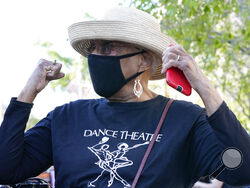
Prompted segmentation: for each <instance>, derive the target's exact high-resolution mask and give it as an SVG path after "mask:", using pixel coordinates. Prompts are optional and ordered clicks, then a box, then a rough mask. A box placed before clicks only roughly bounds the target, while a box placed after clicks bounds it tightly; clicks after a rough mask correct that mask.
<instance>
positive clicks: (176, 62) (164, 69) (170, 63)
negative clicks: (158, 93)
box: [161, 60, 182, 74]
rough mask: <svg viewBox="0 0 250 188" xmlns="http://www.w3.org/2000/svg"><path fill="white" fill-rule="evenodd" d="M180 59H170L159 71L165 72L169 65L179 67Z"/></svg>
mask: <svg viewBox="0 0 250 188" xmlns="http://www.w3.org/2000/svg"><path fill="white" fill-rule="evenodd" d="M181 63H182V62H181V61H175V60H170V61H169V62H168V63H167V64H165V65H164V66H163V67H162V70H161V73H162V74H163V73H165V72H166V71H167V69H169V68H170V67H176V68H179V69H181Z"/></svg>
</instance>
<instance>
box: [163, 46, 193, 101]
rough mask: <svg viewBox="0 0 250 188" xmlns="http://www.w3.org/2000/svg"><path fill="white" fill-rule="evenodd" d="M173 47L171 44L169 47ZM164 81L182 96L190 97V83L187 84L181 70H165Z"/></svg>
mask: <svg viewBox="0 0 250 188" xmlns="http://www.w3.org/2000/svg"><path fill="white" fill-rule="evenodd" d="M170 46H173V45H172V44H170V45H169V47H170ZM166 81H167V84H168V85H169V86H171V87H172V88H174V89H176V90H177V91H179V92H181V93H183V94H184V95H187V96H189V95H191V92H192V87H191V85H190V83H189V82H188V80H187V78H186V77H185V75H184V73H183V72H182V70H180V69H178V68H176V67H171V68H169V69H167V72H166Z"/></svg>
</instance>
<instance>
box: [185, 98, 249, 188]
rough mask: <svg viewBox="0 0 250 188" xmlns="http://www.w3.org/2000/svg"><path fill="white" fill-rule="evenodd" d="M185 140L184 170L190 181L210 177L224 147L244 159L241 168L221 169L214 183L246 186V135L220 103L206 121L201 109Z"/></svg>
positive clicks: (247, 181) (247, 160) (225, 106)
mask: <svg viewBox="0 0 250 188" xmlns="http://www.w3.org/2000/svg"><path fill="white" fill-rule="evenodd" d="M189 139H190V140H191V146H190V154H189V160H188V161H189V168H188V169H190V173H191V178H192V181H194V182H195V181H197V180H198V179H199V178H200V177H202V176H207V175H210V174H212V173H213V172H214V171H215V170H216V169H217V168H218V167H219V166H221V165H222V162H221V154H222V152H223V151H225V149H226V148H228V147H237V148H238V149H239V150H240V151H241V152H242V153H243V156H244V158H243V163H242V165H241V166H240V167H239V168H238V169H235V170H228V169H225V170H224V171H223V172H222V173H221V174H220V175H219V176H218V177H217V179H219V180H220V181H223V182H225V183H227V184H229V185H233V186H241V185H247V184H250V177H249V169H250V163H249V161H250V158H249V150H248V149H247V148H250V141H249V135H248V134H247V132H246V131H245V130H244V128H243V127H242V126H241V125H240V123H239V121H238V120H237V118H236V117H235V115H234V114H233V113H232V112H231V110H230V109H229V108H228V107H227V105H226V103H225V102H224V101H223V103H222V104H221V105H220V107H219V108H218V109H217V110H216V111H215V112H214V113H213V114H212V115H211V116H210V117H207V115H206V111H205V109H204V110H203V111H202V112H201V115H200V116H199V118H198V119H197V121H196V122H195V125H194V127H193V129H192V131H191V133H190V135H189Z"/></svg>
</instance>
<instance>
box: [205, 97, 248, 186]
mask: <svg viewBox="0 0 250 188" xmlns="http://www.w3.org/2000/svg"><path fill="white" fill-rule="evenodd" d="M208 122H209V124H210V125H211V127H212V129H213V131H214V133H215V136H216V138H217V139H218V140H219V141H220V142H221V143H222V144H223V145H224V147H226V148H231V147H233V148H237V149H238V150H240V152H241V153H242V165H241V166H240V167H239V168H237V169H235V170H226V171H225V173H222V174H221V175H219V176H218V179H221V180H223V181H224V182H225V183H227V184H229V185H235V186H240V185H250V136H249V134H248V133H247V131H246V130H245V129H244V128H243V127H242V126H241V124H240V122H239V121H238V119H237V118H236V116H235V115H234V113H233V112H232V111H231V110H230V109H229V108H228V106H227V104H226V103H225V101H223V103H222V104H221V106H220V107H219V109H218V110H217V111H216V112H214V113H213V114H212V115H211V116H210V117H208Z"/></svg>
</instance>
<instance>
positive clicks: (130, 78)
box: [126, 71, 144, 83]
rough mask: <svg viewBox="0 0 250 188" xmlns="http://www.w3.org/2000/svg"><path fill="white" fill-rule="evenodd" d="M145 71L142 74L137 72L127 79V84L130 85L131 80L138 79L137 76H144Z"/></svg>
mask: <svg viewBox="0 0 250 188" xmlns="http://www.w3.org/2000/svg"><path fill="white" fill-rule="evenodd" d="M143 72H144V71H142V72H137V73H136V74H134V75H132V76H130V77H129V78H128V79H126V83H128V82H129V81H130V80H133V79H134V78H136V77H137V76H139V75H140V74H142V73H143Z"/></svg>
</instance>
